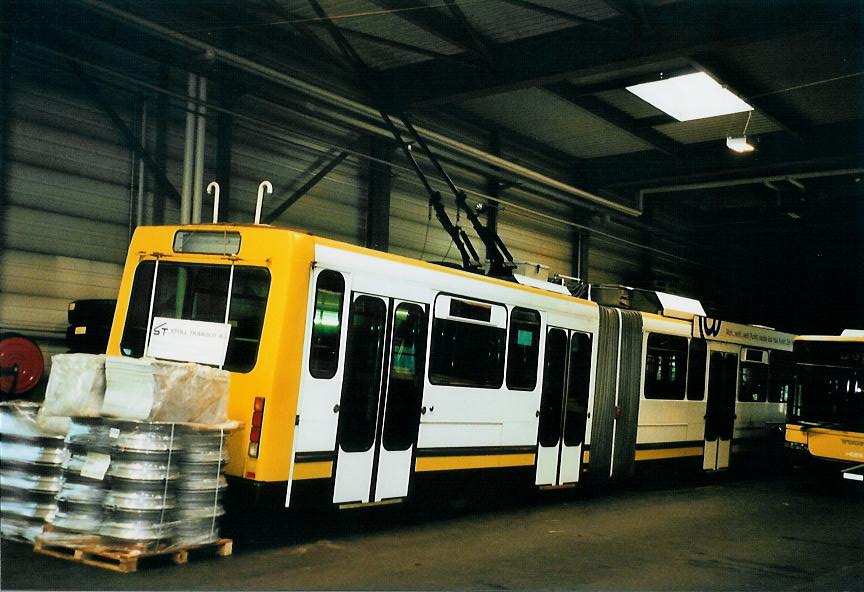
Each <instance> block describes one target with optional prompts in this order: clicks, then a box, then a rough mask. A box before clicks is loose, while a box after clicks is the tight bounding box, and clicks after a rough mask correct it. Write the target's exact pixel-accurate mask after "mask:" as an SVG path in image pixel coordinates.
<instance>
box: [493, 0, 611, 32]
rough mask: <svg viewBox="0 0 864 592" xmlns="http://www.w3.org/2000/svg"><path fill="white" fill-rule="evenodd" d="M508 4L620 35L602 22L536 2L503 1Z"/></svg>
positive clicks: (523, 0)
mask: <svg viewBox="0 0 864 592" xmlns="http://www.w3.org/2000/svg"><path fill="white" fill-rule="evenodd" d="M503 1H504V2H506V3H508V4H512V5H513V6H519V7H521V8H525V9H527V10H531V11H533V12H539V13H541V14H545V15H546V16H551V17H555V18H557V19H560V20H562V21H567V22H570V23H574V24H577V25H586V26H589V27H597V28H598V29H601V30H603V31H607V32H609V33H619V32H620V31H618V30H617V29H615V28H613V27H609V26H606V25H604V24H603V23H601V22H600V21H595V20H592V19H589V18H585V17H584V16H579V15H577V14H573V13H570V12H564V11H563V10H558V9H557V8H552V7H549V6H544V5H543V4H537V3H536V2H531V1H530V0H503Z"/></svg>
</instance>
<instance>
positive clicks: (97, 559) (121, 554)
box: [33, 537, 234, 573]
mask: <svg viewBox="0 0 864 592" xmlns="http://www.w3.org/2000/svg"><path fill="white" fill-rule="evenodd" d="M233 549H234V542H233V541H232V540H231V539H219V540H216V541H213V542H212V543H203V544H200V545H187V546H185V547H180V548H177V547H166V548H164V549H157V550H155V551H148V550H146V549H144V548H143V547H134V546H130V547H128V548H123V549H112V548H109V547H70V546H68V545H62V544H57V543H53V542H51V541H48V540H43V539H42V537H37V538H36V543H35V544H34V545H33V550H34V551H35V552H37V553H41V554H42V555H48V556H49V557H57V558H58V559H66V560H67V561H77V562H78V563H83V564H84V565H92V566H94V567H101V568H102V569H107V570H111V571H116V572H119V573H132V572H134V571H136V570H137V569H138V561H139V560H141V559H145V560H146V559H149V558H151V557H170V558H171V561H173V562H174V563H176V564H178V565H179V564H183V563H188V561H189V552H190V551H198V550H212V551H215V552H216V555H217V556H219V557H227V556H229V555H231V553H232V552H233Z"/></svg>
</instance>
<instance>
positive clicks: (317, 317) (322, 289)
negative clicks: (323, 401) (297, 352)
mask: <svg viewBox="0 0 864 592" xmlns="http://www.w3.org/2000/svg"><path fill="white" fill-rule="evenodd" d="M344 296H345V279H344V278H343V277H342V274H340V273H337V272H335V271H330V270H324V271H322V272H321V273H320V274H318V282H317V284H316V286H315V311H314V313H313V315H314V316H313V317H312V341H311V343H310V346H309V373H310V374H311V375H312V376H314V377H315V378H325V379H326V378H333V377H334V376H335V375H336V370H337V369H338V368H339V338H340V336H341V335H342V301H343V299H344Z"/></svg>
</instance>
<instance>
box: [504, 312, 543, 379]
mask: <svg viewBox="0 0 864 592" xmlns="http://www.w3.org/2000/svg"><path fill="white" fill-rule="evenodd" d="M539 353H540V313H539V312H537V311H536V310H529V309H527V308H519V307H516V308H514V309H513V310H512V311H510V336H509V338H508V343H507V388H509V389H511V390H514V391H533V390H534V387H535V386H537V357H538V354H539Z"/></svg>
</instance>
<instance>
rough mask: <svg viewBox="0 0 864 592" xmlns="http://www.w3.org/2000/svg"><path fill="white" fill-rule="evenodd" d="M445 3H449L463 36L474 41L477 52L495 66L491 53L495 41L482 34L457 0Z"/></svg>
mask: <svg viewBox="0 0 864 592" xmlns="http://www.w3.org/2000/svg"><path fill="white" fill-rule="evenodd" d="M444 3H445V4H446V5H447V9H448V10H449V11H450V14H452V15H453V20H455V21H456V23H458V25H459V27H460V28H461V29H462V32H463V36H464V37H465V38H466V39H469V40H470V41H471V42H472V43H473V45H474V47H475V48H476V51H477V53H478V54H480V55H481V56H483V60H484V61H485V62H486V64H487V65H488V66H490V67H492V68H494V67H495V61H494V60H493V59H492V55H491V49H492V46H493V45H494V43H493V41H492V40H491V39H489V38H488V37H485V36H484V35H483V34H481V33H480V32H479V31H478V30H477V29H476V28H475V27H474V25H472V24H471V21H469V20H468V17H467V16H465V13H464V12H462V9H461V8H460V7H459V5H458V4H457V3H456V0H444Z"/></svg>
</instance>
